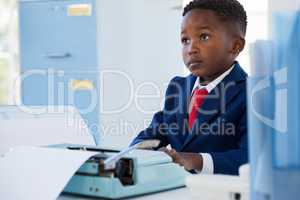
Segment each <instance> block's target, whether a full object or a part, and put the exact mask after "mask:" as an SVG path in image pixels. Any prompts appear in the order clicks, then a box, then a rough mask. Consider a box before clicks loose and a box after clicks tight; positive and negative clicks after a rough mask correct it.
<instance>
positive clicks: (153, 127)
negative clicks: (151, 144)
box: [130, 111, 168, 148]
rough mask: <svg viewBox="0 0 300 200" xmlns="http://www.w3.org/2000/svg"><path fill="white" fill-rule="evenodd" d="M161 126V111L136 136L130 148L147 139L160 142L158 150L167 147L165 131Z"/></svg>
mask: <svg viewBox="0 0 300 200" xmlns="http://www.w3.org/2000/svg"><path fill="white" fill-rule="evenodd" d="M161 124H163V111H159V112H157V113H155V115H154V116H153V119H152V122H151V124H150V126H149V127H148V128H147V129H145V130H143V131H142V132H140V133H139V134H138V136H137V137H136V138H135V139H134V140H133V141H132V142H131V144H130V146H132V145H134V144H136V143H138V142H141V141H143V140H149V139H158V140H160V144H159V147H158V148H160V147H162V146H166V145H168V140H167V138H166V136H165V130H164V129H163V128H162V127H161Z"/></svg>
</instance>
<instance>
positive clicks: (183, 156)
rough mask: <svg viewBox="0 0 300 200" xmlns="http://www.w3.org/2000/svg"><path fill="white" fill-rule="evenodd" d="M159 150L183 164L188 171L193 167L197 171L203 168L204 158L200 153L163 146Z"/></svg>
mask: <svg viewBox="0 0 300 200" xmlns="http://www.w3.org/2000/svg"><path fill="white" fill-rule="evenodd" d="M159 150H160V151H163V152H165V153H166V154H168V155H169V156H170V157H171V158H172V159H173V162H174V163H177V164H179V165H180V166H183V167H184V168H185V169H186V170H188V171H189V170H192V169H193V170H197V171H201V170H202V167H203V159H202V156H201V155H200V154H199V153H185V152H177V151H176V150H174V149H167V148H166V147H162V148H160V149H159Z"/></svg>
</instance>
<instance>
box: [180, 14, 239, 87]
mask: <svg viewBox="0 0 300 200" xmlns="http://www.w3.org/2000/svg"><path fill="white" fill-rule="evenodd" d="M226 26H229V27H232V28H233V26H230V24H229V22H224V21H222V20H221V19H220V17H219V16H217V15H216V14H215V13H214V12H213V11H211V10H203V9H194V10H191V11H190V12H188V13H187V14H186V15H185V17H184V18H183V21H182V26H181V42H182V55H183V61H184V63H185V65H186V66H187V68H188V69H189V70H190V71H191V73H192V74H193V75H195V76H198V77H201V78H202V79H204V80H205V81H208V82H209V81H212V80H214V79H215V78H217V77H218V76H219V75H221V74H222V73H223V72H225V71H226V70H227V69H229V68H230V67H231V65H232V64H233V61H234V59H235V57H236V56H237V55H238V53H239V51H241V50H242V48H243V46H242V47H239V44H238V43H239V42H241V41H239V40H237V38H238V37H237V36H236V34H234V33H231V32H234V31H233V30H230V28H228V27H226ZM239 39H241V38H239ZM238 48H240V49H238Z"/></svg>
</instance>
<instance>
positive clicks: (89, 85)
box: [70, 80, 94, 90]
mask: <svg viewBox="0 0 300 200" xmlns="http://www.w3.org/2000/svg"><path fill="white" fill-rule="evenodd" d="M70 87H71V89H72V90H92V89H94V84H93V82H92V81H90V80H71V83H70Z"/></svg>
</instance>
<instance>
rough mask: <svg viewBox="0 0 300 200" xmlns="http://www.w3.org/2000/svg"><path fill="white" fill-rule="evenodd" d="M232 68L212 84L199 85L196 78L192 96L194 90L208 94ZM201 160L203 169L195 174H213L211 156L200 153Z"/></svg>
mask: <svg viewBox="0 0 300 200" xmlns="http://www.w3.org/2000/svg"><path fill="white" fill-rule="evenodd" d="M233 68H234V65H233V66H232V67H231V68H230V69H228V70H227V71H225V72H224V73H223V74H221V75H220V76H219V77H217V78H216V79H215V80H213V81H212V82H210V83H208V84H207V85H201V83H200V78H199V77H198V78H197V80H196V82H195V84H194V88H193V90H192V94H193V92H194V90H195V89H196V88H199V89H204V88H205V89H206V90H207V92H208V93H210V92H211V91H212V90H213V89H214V88H215V87H216V86H217V85H218V84H219V83H220V82H221V81H222V80H223V79H224V78H225V77H226V76H227V75H228V74H229V73H230V72H231V70H232V69H233ZM200 154H201V156H202V158H203V168H202V170H201V171H198V170H196V172H197V173H201V174H213V173H214V162H213V159H212V156H211V155H210V154H209V153H200Z"/></svg>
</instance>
